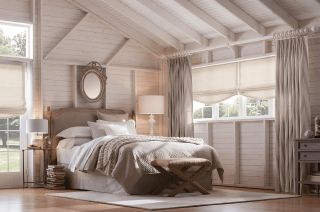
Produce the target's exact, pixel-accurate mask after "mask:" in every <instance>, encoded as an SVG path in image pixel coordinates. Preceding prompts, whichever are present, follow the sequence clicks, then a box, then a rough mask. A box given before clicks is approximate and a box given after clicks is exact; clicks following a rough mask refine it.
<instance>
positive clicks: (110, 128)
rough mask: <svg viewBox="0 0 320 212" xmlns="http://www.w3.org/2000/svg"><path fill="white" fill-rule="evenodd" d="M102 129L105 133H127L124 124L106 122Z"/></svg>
mask: <svg viewBox="0 0 320 212" xmlns="http://www.w3.org/2000/svg"><path fill="white" fill-rule="evenodd" d="M104 130H105V132H106V134H107V135H129V131H128V128H127V126H126V125H117V124H106V125H105V126H104Z"/></svg>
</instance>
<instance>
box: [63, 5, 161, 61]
mask: <svg viewBox="0 0 320 212" xmlns="http://www.w3.org/2000/svg"><path fill="white" fill-rule="evenodd" d="M67 1H68V2H69V3H70V4H72V5H74V6H76V7H78V8H79V9H81V10H83V11H85V12H87V13H89V14H90V15H91V16H93V17H94V18H96V19H97V20H98V21H100V22H101V23H103V24H104V25H106V26H107V27H111V28H112V29H113V30H114V31H116V32H117V33H120V34H121V35H123V36H124V37H127V38H130V39H132V40H134V41H136V42H137V43H138V44H139V45H140V46H141V47H142V48H143V49H145V50H146V51H148V52H149V53H150V54H152V55H153V56H155V57H157V58H160V57H161V55H162V54H163V51H164V48H163V47H161V46H160V45H159V44H157V43H156V42H155V41H153V40H152V39H150V38H148V37H146V36H145V35H143V34H141V33H140V32H139V31H137V30H136V29H134V28H132V27H128V26H126V25H124V24H123V23H122V22H121V21H120V20H115V19H114V18H113V16H112V15H110V14H109V13H106V12H105V11H102V10H101V8H100V7H97V6H96V5H95V4H94V2H92V1H90V0H83V1H81V0H67ZM113 19H114V20H113ZM111 20H112V21H111Z"/></svg>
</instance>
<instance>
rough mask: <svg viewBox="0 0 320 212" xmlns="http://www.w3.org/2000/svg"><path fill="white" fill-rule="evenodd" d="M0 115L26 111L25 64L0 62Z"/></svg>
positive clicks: (19, 113) (17, 113)
mask: <svg viewBox="0 0 320 212" xmlns="http://www.w3.org/2000/svg"><path fill="white" fill-rule="evenodd" d="M0 100H1V101H0V115H1V116H7V115H21V114H23V113H25V112H26V97H25V65H24V64H18V63H17V64H4V63H0Z"/></svg>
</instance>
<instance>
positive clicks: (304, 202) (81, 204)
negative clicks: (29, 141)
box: [0, 188, 320, 212]
mask: <svg viewBox="0 0 320 212" xmlns="http://www.w3.org/2000/svg"><path fill="white" fill-rule="evenodd" d="M255 191H257V190H255ZM49 192H57V191H52V190H46V189H42V188H29V189H2V190H1V189H0V211H1V212H7V211H8V212H9V211H10V212H11V211H45V212H51V211H54V212H56V211H62V212H71V211H94V212H98V211H110V212H124V211H133V212H138V211H146V210H138V209H132V208H126V207H119V206H112V205H107V204H99V203H93V202H87V201H79V200H71V199H64V198H57V197H50V196H47V195H46V193H49ZM161 211H170V212H209V211H210V212H214V211H217V212H237V211H241V212H257V211H262V212H267V211H268V212H271V211H272V212H274V211H279V212H298V211H301V212H320V198H317V197H314V196H303V197H298V198H290V199H280V200H267V201H258V202H248V203H237V204H225V205H213V206H204V207H193V208H182V209H171V210H161Z"/></svg>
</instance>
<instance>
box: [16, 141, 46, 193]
mask: <svg viewBox="0 0 320 212" xmlns="http://www.w3.org/2000/svg"><path fill="white" fill-rule="evenodd" d="M28 151H33V152H35V151H42V152H43V155H42V157H43V158H42V160H43V172H42V179H43V180H42V181H28V179H26V177H25V161H24V160H25V153H27V152H28ZM49 151H51V149H50V148H45V149H44V148H39V147H38V148H25V149H22V170H23V171H22V180H23V188H26V187H28V185H29V184H38V185H42V186H43V187H44V186H45V184H46V177H47V175H46V169H47V166H48V158H47V155H48V152H49Z"/></svg>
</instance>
